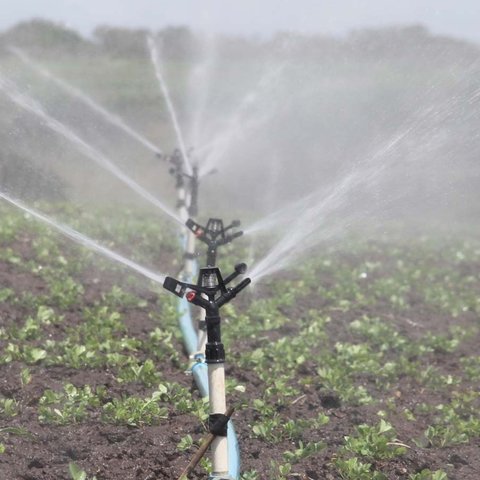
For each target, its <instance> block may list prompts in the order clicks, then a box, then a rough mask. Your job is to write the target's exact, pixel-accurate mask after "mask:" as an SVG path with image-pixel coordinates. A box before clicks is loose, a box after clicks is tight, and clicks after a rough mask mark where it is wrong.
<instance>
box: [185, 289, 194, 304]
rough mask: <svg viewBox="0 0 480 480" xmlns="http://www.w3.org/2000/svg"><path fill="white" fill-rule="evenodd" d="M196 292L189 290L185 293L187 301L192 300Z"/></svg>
mask: <svg viewBox="0 0 480 480" xmlns="http://www.w3.org/2000/svg"><path fill="white" fill-rule="evenodd" d="M196 296H197V294H196V293H195V292H194V291H190V292H188V293H187V295H186V297H187V300H188V301H189V302H193V301H194V300H195V297H196Z"/></svg>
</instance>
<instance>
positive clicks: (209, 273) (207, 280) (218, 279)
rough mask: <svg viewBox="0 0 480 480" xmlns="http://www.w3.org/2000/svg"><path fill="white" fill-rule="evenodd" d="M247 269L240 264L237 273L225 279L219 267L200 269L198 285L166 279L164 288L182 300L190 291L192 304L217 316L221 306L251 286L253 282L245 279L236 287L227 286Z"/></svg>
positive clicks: (189, 299) (189, 297)
mask: <svg viewBox="0 0 480 480" xmlns="http://www.w3.org/2000/svg"><path fill="white" fill-rule="evenodd" d="M246 268H247V266H246V265H245V264H244V263H239V264H238V265H237V266H236V267H235V271H234V272H233V273H231V274H230V275H229V276H228V277H227V278H225V279H224V278H223V277H222V274H221V272H220V269H219V268H218V267H205V268H201V269H200V272H199V275H198V280H197V284H196V285H194V284H191V283H186V282H181V281H179V280H176V279H175V278H172V277H166V278H165V280H164V282H163V287H164V288H165V289H166V290H168V291H169V292H172V293H173V294H174V295H176V296H177V297H180V298H183V296H184V295H185V292H186V291H187V289H188V290H189V291H188V292H187V295H186V298H187V300H188V301H189V302H190V303H193V304H194V305H197V306H199V307H202V308H204V309H205V310H207V311H208V312H210V314H215V312H217V313H218V309H219V308H220V307H221V306H223V305H225V304H226V303H228V302H229V301H230V300H232V299H233V298H235V297H236V296H237V294H238V293H239V292H241V291H242V290H243V289H244V288H245V287H246V286H247V285H249V284H250V282H251V280H250V279H249V278H244V279H243V280H242V281H241V282H240V283H239V284H238V285H236V286H235V287H233V288H227V285H228V284H229V283H230V282H231V281H232V280H234V279H235V278H237V277H238V275H240V274H242V273H244V272H245V270H246ZM199 294H200V295H199ZM202 294H204V295H205V296H206V298H204V297H203V296H202Z"/></svg>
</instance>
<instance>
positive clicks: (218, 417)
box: [163, 263, 251, 479]
mask: <svg viewBox="0 0 480 480" xmlns="http://www.w3.org/2000/svg"><path fill="white" fill-rule="evenodd" d="M246 269H247V266H246V265H245V264H244V263H240V264H238V265H236V266H235V271H234V272H233V273H232V274H231V275H229V276H228V277H227V278H225V279H224V278H223V277H222V274H221V273H220V269H219V268H218V267H204V268H201V269H200V272H199V276H198V280H197V284H196V285H193V284H190V283H185V282H181V281H179V280H176V279H174V278H172V277H166V278H165V281H164V282H163V286H164V288H166V289H167V290H168V291H170V292H172V293H174V294H175V295H177V296H178V297H180V298H183V296H184V295H185V296H186V298H187V300H188V301H189V302H190V303H193V304H194V305H197V306H199V307H201V308H203V309H204V310H205V324H206V330H207V343H206V346H205V363H206V364H207V367H208V390H209V404H210V414H209V418H208V426H209V431H210V433H211V434H212V435H214V436H215V437H216V438H215V440H213V443H212V449H211V452H212V467H213V472H212V475H211V476H210V477H209V478H211V479H217V478H218V479H220V478H222V479H223V478H230V477H228V476H227V473H228V441H227V435H228V420H229V414H228V409H227V407H226V395H225V348H224V346H223V343H222V337H221V317H220V308H221V307H222V306H223V305H225V304H226V303H228V302H229V301H230V300H232V299H233V298H235V297H236V296H237V294H238V293H239V292H241V291H242V290H243V289H244V288H245V287H246V286H247V285H249V284H250V282H251V280H250V278H245V279H243V280H242V281H241V282H240V283H239V284H237V285H236V286H235V287H233V288H229V287H227V285H228V284H229V283H230V282H231V281H232V280H234V279H235V278H236V277H238V275H241V274H243V273H245V271H246Z"/></svg>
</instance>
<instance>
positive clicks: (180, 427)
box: [0, 206, 480, 480]
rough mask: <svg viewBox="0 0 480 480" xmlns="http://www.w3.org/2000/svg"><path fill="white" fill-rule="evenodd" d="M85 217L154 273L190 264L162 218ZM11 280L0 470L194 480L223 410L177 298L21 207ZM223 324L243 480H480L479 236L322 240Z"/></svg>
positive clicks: (6, 257)
mask: <svg viewBox="0 0 480 480" xmlns="http://www.w3.org/2000/svg"><path fill="white" fill-rule="evenodd" d="M64 208H66V209H68V208H71V207H64ZM69 215H70V216H71V217H72V216H74V215H72V212H71V211H70V212H69ZM80 216H81V215H80V214H79V217H80ZM99 218H103V219H105V218H108V221H102V223H101V224H100V225H99V223H98V219H99ZM81 221H82V225H83V227H84V229H86V230H87V231H86V233H88V234H89V235H91V236H92V237H94V238H101V239H104V241H103V243H104V244H106V245H107V246H109V247H112V248H115V249H118V250H120V251H122V252H123V253H125V254H126V255H129V256H130V257H132V258H133V259H134V260H135V261H138V262H139V263H141V264H144V265H146V266H148V267H149V268H152V269H153V270H161V271H162V272H168V273H170V274H172V275H175V274H177V273H178V271H179V270H180V268H181V252H180V249H179V247H178V239H177V238H176V234H175V232H174V231H172V230H171V229H169V228H167V227H166V226H165V225H164V224H163V223H161V222H159V221H158V218H157V217H152V216H148V215H144V216H140V217H139V216H138V215H130V214H129V212H128V211H123V212H121V213H116V214H113V213H110V214H109V215H105V214H104V212H103V214H102V215H101V214H99V215H98V216H94V215H91V216H90V217H83V218H81ZM86 225H88V228H87V227H85V226H86ZM465 238H468V240H466V239H465ZM106 239H108V240H106ZM242 242H243V247H244V249H243V250H242V248H241V249H237V248H236V249H235V250H233V248H229V249H227V250H224V251H223V252H222V253H221V266H222V268H224V269H225V270H226V271H227V270H228V272H229V271H230V270H231V269H232V267H233V264H234V263H237V262H238V261H242V260H245V259H246V258H248V255H247V251H248V250H249V248H250V247H249V242H250V240H249V239H248V238H245V239H243V240H242ZM242 257H244V258H242ZM0 276H1V282H0V297H1V300H2V302H1V304H0V451H1V453H0V473H1V478H2V479H9V480H17V479H19V480H20V479H22V480H67V479H69V480H72V479H73V480H85V479H88V480H92V479H97V480H117V479H132V480H133V479H141V480H153V479H156V480H161V479H167V478H168V479H172V478H178V476H179V475H180V473H181V471H182V470H183V468H184V467H185V466H186V464H187V463H188V461H189V459H190V458H191V457H192V455H193V453H194V452H195V449H196V446H197V445H198V444H199V442H200V441H201V439H202V437H203V436H204V435H205V433H206V424H205V421H206V419H207V417H208V404H207V403H205V401H203V400H202V399H201V398H200V396H199V394H198V392H197V391H196V389H195V388H194V386H193V381H192V378H191V376H189V375H188V374H187V373H185V372H186V371H187V370H188V368H189V365H190V361H189V359H188V358H187V357H186V355H185V354H184V352H183V348H182V339H181V336H180V331H179V329H178V324H177V316H178V313H177V307H176V300H175V298H174V297H173V296H171V295H168V294H166V293H165V292H164V291H163V289H162V288H161V286H160V285H156V284H153V283H149V282H148V281H147V280H145V279H143V278H142V277H139V276H138V275H136V274H132V273H130V272H129V271H127V270H125V269H124V268H120V267H118V266H116V264H114V263H111V262H109V261H107V260H104V259H102V258H101V257H98V256H97V255H95V254H93V253H91V252H89V251H88V250H86V249H84V248H82V247H78V246H75V245H73V244H72V243H71V242H70V241H69V240H65V239H64V238H62V237H59V236H58V235H57V234H56V233H55V232H53V231H51V230H49V229H48V228H47V227H44V226H42V225H39V224H38V223H35V221H34V220H33V219H32V218H29V217H28V216H26V215H24V214H21V213H19V212H18V211H17V210H14V209H12V208H10V207H6V206H2V208H1V212H0ZM247 292H248V293H247ZM222 313H223V319H224V322H223V338H224V341H225V347H226V352H227V372H226V375H227V380H228V393H227V402H228V403H229V404H231V405H234V406H235V408H236V412H235V414H234V422H235V428H236V430H237V434H238V436H239V444H240V449H241V461H242V472H243V473H242V477H241V478H242V479H244V480H254V479H265V480H270V479H278V480H280V479H295V478H300V479H305V480H306V479H312V480H319V479H329V480H331V479H343V480H370V479H372V480H381V479H388V480H390V479H405V480H445V479H450V480H477V479H478V478H480V457H479V456H478V451H479V447H480V415H479V414H478V411H479V408H480V400H479V396H480V391H479V387H480V352H479V350H478V345H479V341H480V335H479V328H480V322H479V313H480V241H479V240H478V238H476V237H463V236H461V235H458V236H457V237H455V236H450V237H448V236H435V235H432V236H431V237H429V236H426V235H422V236H420V235H418V236H410V237H409V238H408V239H401V238H400V237H398V238H397V237H392V238H391V237H386V236H385V237H379V238H378V239H377V240H375V241H371V240H370V241H367V240H362V239H359V238H356V239H354V238H352V239H351V240H349V241H346V242H345V243H343V244H342V246H341V248H339V247H338V246H337V247H336V248H335V249H334V248H333V247H331V248H330V247H328V246H325V245H324V246H322V249H321V250H318V251H314V252H312V253H311V255H310V257H309V258H308V262H307V261H305V262H303V263H300V264H299V265H298V266H297V267H296V268H295V269H293V270H292V271H289V272H284V273H282V274H281V275H277V276H272V277H266V278H265V279H262V281H261V283H259V284H254V285H253V286H252V288H250V289H248V290H246V291H245V292H244V293H242V295H241V296H240V297H239V298H238V299H237V300H235V301H234V302H232V303H231V304H229V305H227V306H225V307H224V309H223V310H222ZM208 469H209V461H208V460H203V461H202V463H201V465H200V466H199V467H197V469H196V473H195V475H194V476H193V477H192V478H198V479H200V478H206V471H207V470H208Z"/></svg>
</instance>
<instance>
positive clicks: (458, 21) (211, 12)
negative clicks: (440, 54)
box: [0, 0, 480, 43]
mask: <svg viewBox="0 0 480 480" xmlns="http://www.w3.org/2000/svg"><path fill="white" fill-rule="evenodd" d="M0 12H1V13H0V29H2V30H3V29H5V28H8V27H10V26H12V25H14V24H15V23H17V22H19V21H21V20H27V19H30V18H33V17H42V18H47V19H51V20H54V21H57V22H62V23H64V24H66V25H67V26H69V27H72V28H74V29H76V30H79V31H80V32H81V33H83V34H85V35H88V34H89V33H90V32H91V31H92V30H93V29H94V28H95V26H97V25H100V24H108V25H116V26H127V27H147V28H151V29H159V28H162V27H164V26H165V25H179V24H181V25H189V26H192V27H194V28H201V29H208V30H210V31H213V32H223V33H224V32H227V33H234V34H238V33H240V34H246V35H258V34H260V35H270V34H271V33H273V32H275V31H278V30H289V31H297V32H309V33H312V32H314V33H327V34H335V35H342V34H345V33H346V32H348V31H350V30H352V29H355V28H361V27H378V26H387V25H393V24H413V23H417V24H418V23H422V24H424V25H426V26H427V27H428V28H429V29H430V30H432V31H433V32H435V33H443V34H448V35H453V36H455V37H461V38H467V39H470V40H473V41H476V42H478V43H480V0H0Z"/></svg>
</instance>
